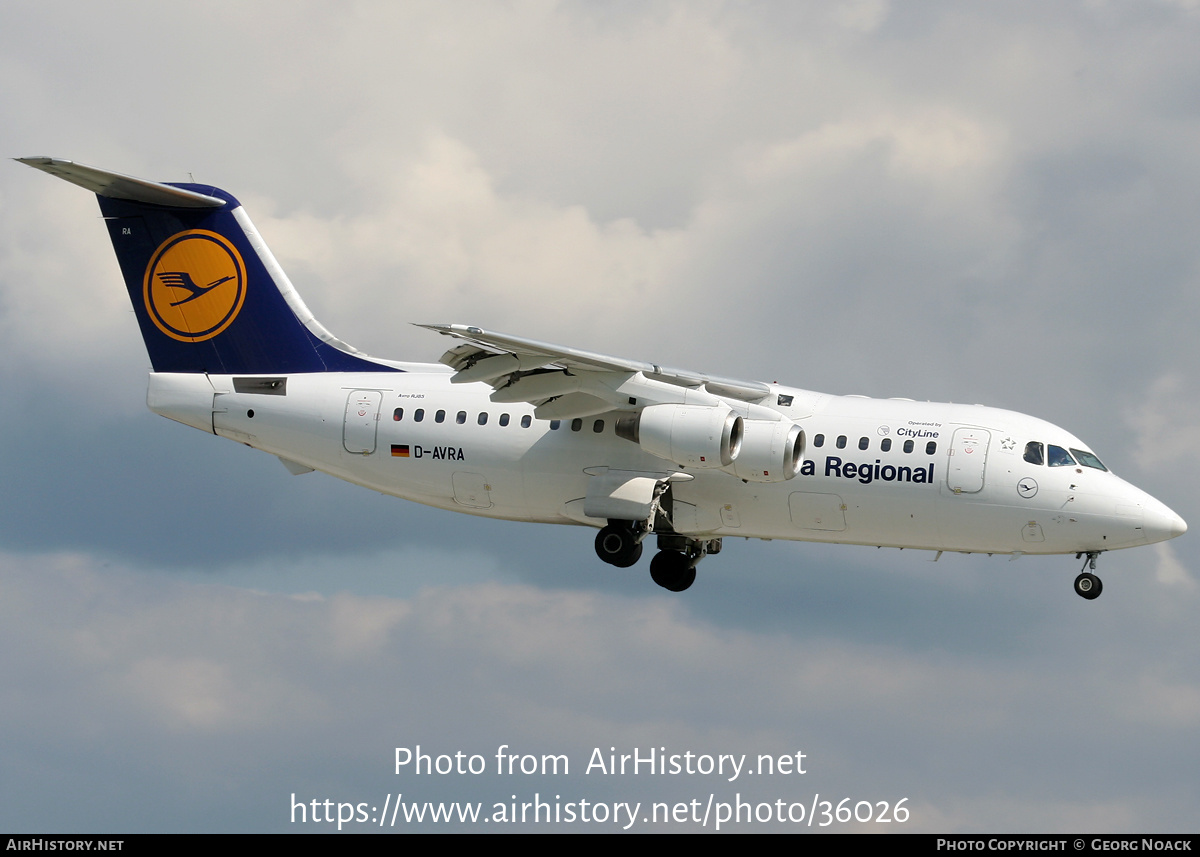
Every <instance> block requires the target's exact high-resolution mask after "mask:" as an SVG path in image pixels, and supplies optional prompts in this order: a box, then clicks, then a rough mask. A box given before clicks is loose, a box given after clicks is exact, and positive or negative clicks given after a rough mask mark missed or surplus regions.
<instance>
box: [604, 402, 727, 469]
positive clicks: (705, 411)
mask: <svg viewBox="0 0 1200 857" xmlns="http://www.w3.org/2000/svg"><path fill="white" fill-rule="evenodd" d="M744 424H745V421H744V420H743V419H742V418H741V417H740V416H738V415H737V414H735V413H734V412H733V411H732V410H731V409H730V408H729V407H728V406H725V405H718V406H708V405H648V406H647V407H645V408H642V410H641V411H640V412H639V413H638V414H636V415H632V416H628V417H622V418H621V419H619V420H617V425H616V431H617V434H618V435H619V436H620V437H623V438H625V439H626V440H631V441H633V442H634V443H636V444H638V445H639V446H641V448H642V449H644V450H646V452H648V453H650V454H651V455H657V456H658V457H659V458H665V459H667V460H668V461H673V462H675V463H676V464H678V465H681V466H683V467H698V468H719V467H728V466H729V465H731V464H733V463H734V462H735V461H736V460H737V457H738V453H739V452H740V451H741V448H742V430H743V428H742V427H743V425H744Z"/></svg>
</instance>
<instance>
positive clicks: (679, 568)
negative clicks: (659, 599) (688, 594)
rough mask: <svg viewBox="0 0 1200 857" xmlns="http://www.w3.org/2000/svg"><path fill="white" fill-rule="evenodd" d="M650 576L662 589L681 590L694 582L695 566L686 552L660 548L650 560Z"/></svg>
mask: <svg viewBox="0 0 1200 857" xmlns="http://www.w3.org/2000/svg"><path fill="white" fill-rule="evenodd" d="M650 577H651V578H653V579H654V582H655V583H657V584H658V585H659V586H661V587H662V588H663V589H669V590H671V591H672V592H683V590H685V589H687V588H688V587H689V586H691V585H692V584H693V583H695V582H696V566H695V565H694V564H693V563H692V560H691V559H690V558H689V557H688V556H687V555H686V554H682V553H680V552H679V551H672V550H662V551H659V552H658V553H656V554H655V555H654V559H652V560H650Z"/></svg>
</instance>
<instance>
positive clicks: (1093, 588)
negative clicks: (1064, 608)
mask: <svg viewBox="0 0 1200 857" xmlns="http://www.w3.org/2000/svg"><path fill="white" fill-rule="evenodd" d="M1081 556H1083V553H1082V552H1080V553H1077V554H1075V559H1079V558H1080V557H1081ZM1098 556H1100V551H1088V552H1087V559H1085V560H1084V561H1083V568H1084V570H1083V571H1081V572H1079V576H1078V577H1077V578H1075V594H1076V595H1078V596H1079V597H1080V598H1086V599H1087V600H1088V601H1091V600H1092V599H1094V598H1099V597H1100V593H1101V592H1103V591H1104V584H1103V583H1102V582H1101V580H1100V578H1099V577H1097V576H1096V575H1094V574H1092V572H1093V571H1095V570H1096V557H1098ZM1089 568H1090V569H1091V570H1090V571H1089V570H1088V569H1089Z"/></svg>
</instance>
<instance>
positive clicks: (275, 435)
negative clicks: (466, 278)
mask: <svg viewBox="0 0 1200 857" xmlns="http://www.w3.org/2000/svg"><path fill="white" fill-rule="evenodd" d="M397 365H402V366H404V368H406V369H407V371H404V372H395V373H363V374H338V373H323V374H301V375H290V376H287V377H286V379H273V380H272V381H271V382H270V383H264V384H262V385H259V386H258V387H256V386H255V385H254V384H253V383H249V384H248V383H247V382H253V381H254V379H245V378H239V379H235V378H234V377H233V376H217V375H184V374H152V375H151V376H150V391H149V395H148V404H149V405H150V408H151V409H152V410H154V411H155V412H156V413H159V414H162V415H163V416H167V417H170V418H172V419H176V420H179V421H180V422H184V423H186V424H188V425H191V426H194V427H196V428H199V429H202V430H205V431H208V432H213V433H215V434H219V435H222V436H224V437H228V438H230V439H233V440H237V441H239V442H242V443H246V444H248V445H249V446H252V447H254V448H256V449H261V450H264V451H266V452H269V453H272V454H274V455H277V456H279V457H280V458H282V459H284V463H285V464H287V465H288V466H289V468H290V469H292V470H293V472H302V471H304V470H306V469H309V468H311V469H313V470H320V471H322V472H325V473H328V474H331V475H333V476H336V477H338V478H340V479H345V480H347V481H349V482H353V483H355V484H358V485H363V486H366V487H368V488H371V489H374V490H376V491H380V492H383V493H386V494H391V495H394V496H397V497H402V498H405V499H407V500H413V501H416V502H418V503H424V504H426V505H430V506H436V507H439V508H443V509H451V510H454V511H459V512H467V513H470V514H474V515H484V516H488V517H494V518H503V519H507V520H518V521H537V522H544V523H576V524H587V525H592V526H603V525H604V524H605V521H604V520H603V519H598V518H594V517H589V516H588V515H586V514H585V512H584V505H585V504H584V498H585V497H586V495H587V493H588V486H589V480H591V479H593V478H594V476H595V474H596V473H597V472H602V471H604V470H605V469H606V468H607V469H615V470H619V471H625V472H630V473H639V472H644V473H646V474H648V475H650V474H653V475H657V476H658V477H659V478H661V476H662V475H663V474H668V473H669V474H674V475H675V478H674V481H672V483H671V484H672V489H671V490H672V493H673V498H672V499H673V510H672V521H673V526H674V529H675V531H676V532H678V533H681V534H686V535H695V536H702V537H704V538H717V537H723V536H742V537H746V538H764V539H795V540H804V541H819V542H837V543H848V544H863V545H881V546H891V547H905V548H923V549H930V550H952V551H968V552H987V553H1009V554H1021V553H1030V554H1050V553H1076V552H1083V551H1104V550H1113V549H1117V548H1125V547H1133V546H1135V545H1142V544H1147V543H1148V542H1155V541H1160V540H1163V539H1167V538H1171V537H1172V536H1174V535H1178V534H1179V533H1181V532H1183V531H1184V529H1186V526H1185V525H1184V523H1183V521H1182V520H1181V519H1180V518H1179V517H1178V516H1177V515H1175V514H1174V512H1172V511H1171V510H1170V509H1168V508H1167V507H1166V506H1164V505H1163V504H1162V503H1160V502H1158V501H1157V500H1155V499H1154V498H1153V497H1151V496H1150V495H1148V494H1146V493H1145V492H1143V491H1141V490H1139V489H1138V488H1136V487H1134V486H1133V485H1130V484H1129V483H1127V482H1125V481H1124V480H1122V479H1120V478H1119V477H1117V476H1115V475H1114V474H1112V473H1111V472H1108V471H1106V470H1103V469H1100V468H1098V467H1090V466H1082V465H1079V464H1071V465H1067V466H1049V463H1048V462H1047V463H1043V464H1037V463H1031V462H1030V461H1027V460H1026V455H1025V452H1026V447H1027V444H1029V443H1030V442H1038V443H1041V444H1044V445H1057V446H1059V447H1062V448H1074V449H1083V450H1086V449H1087V447H1086V445H1085V444H1083V443H1082V442H1081V441H1079V440H1078V439H1077V438H1075V437H1074V436H1072V435H1070V434H1068V433H1067V432H1065V431H1063V430H1062V429H1060V428H1058V427H1056V426H1054V425H1051V424H1050V423H1047V422H1045V421H1043V420H1039V419H1036V418H1033V417H1029V416H1025V415H1024V414H1019V413H1015V412H1012V411H1005V410H999V409H995V408H987V407H982V406H978V405H953V404H938V403H929V402H913V401H909V400H898V399H868V398H863V397H856V396H832V395H824V394H820V393H812V392H808V391H805V390H798V389H792V388H787V387H778V386H772V388H771V389H772V397H771V400H772V401H789V399H788V397H790V402H791V404H789V405H779V406H775V407H773V409H774V410H776V411H778V412H779V413H781V414H782V415H783V416H784V417H785V418H787V419H788V420H791V421H794V422H796V423H797V424H799V425H800V426H801V427H802V428H803V430H804V432H805V436H806V449H805V453H804V465H803V467H802V469H801V471H800V473H799V474H797V475H796V476H795V477H794V478H792V479H788V480H786V481H780V482H773V483H767V482H745V481H743V480H741V479H739V478H737V477H736V476H734V475H731V474H730V473H727V472H722V471H720V470H705V469H693V468H684V467H681V466H680V465H678V464H675V463H672V462H670V461H666V460H664V459H662V458H659V457H657V456H654V455H651V454H650V453H648V452H646V451H645V450H644V449H643V448H642V447H641V446H640V445H639V444H637V443H634V442H631V441H629V440H626V439H624V438H621V437H618V436H617V435H616V434H615V432H614V423H615V415H614V414H605V415H601V416H596V417H585V418H583V419H577V420H571V419H564V420H561V421H553V422H552V421H548V420H539V419H535V418H534V417H533V413H534V406H533V405H530V404H525V403H521V402H517V403H503V404H497V403H495V402H493V401H492V400H491V398H490V396H491V395H492V393H493V391H492V388H491V387H489V386H488V385H486V384H452V383H451V375H452V372H451V370H450V369H448V368H446V367H443V366H438V365H426V364H397ZM278 380H284V381H285V383H282V384H278V385H277V386H275V387H272V386H271V383H274V382H275V381H278ZM237 382H240V383H237ZM239 389H241V390H246V389H249V390H250V391H249V392H239ZM781 397H782V398H781ZM418 412H420V413H418ZM481 415H485V416H483V417H481ZM552 426H557V427H556V428H552ZM885 441H886V442H885ZM910 441H911V443H910ZM906 448H907V449H908V450H909V451H906Z"/></svg>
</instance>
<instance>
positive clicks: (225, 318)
mask: <svg viewBox="0 0 1200 857" xmlns="http://www.w3.org/2000/svg"><path fill="white" fill-rule="evenodd" d="M142 291H143V295H144V299H145V301H146V311H147V312H149V313H150V318H151V319H152V320H153V321H154V324H155V325H156V326H157V327H158V329H159V330H161V331H162V332H163V333H165V334H166V335H167V336H169V337H171V338H172V339H178V340H180V341H181V342H203V341H204V340H206V339H212V338H213V337H214V336H216V335H217V334H218V333H220V332H221V331H222V330H224V329H225V328H227V327H229V325H230V324H232V323H233V320H234V319H235V318H237V314H238V312H239V311H240V310H241V308H242V302H243V301H244V300H245V299H246V266H245V264H244V263H243V262H242V257H241V256H240V255H239V254H238V251H237V250H236V249H235V248H234V246H233V245H232V244H230V243H229V241H227V240H226V239H224V238H222V237H221V236H220V235H218V234H217V233H215V232H209V231H208V230H206V229H189V230H188V231H187V232H180V233H179V234H177V235H173V236H171V237H170V238H168V239H167V240H166V241H164V242H163V243H162V244H161V245H160V246H159V248H158V249H157V250H155V251H154V256H153V257H152V258H151V259H150V264H149V265H148V266H147V267H146V280H145V284H144V286H143V290H142Z"/></svg>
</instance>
